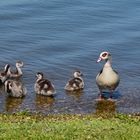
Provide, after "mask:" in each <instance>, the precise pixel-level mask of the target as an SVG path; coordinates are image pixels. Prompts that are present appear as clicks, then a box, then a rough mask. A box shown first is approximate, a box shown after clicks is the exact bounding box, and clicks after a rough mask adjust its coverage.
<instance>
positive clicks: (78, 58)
mask: <svg viewBox="0 0 140 140" xmlns="http://www.w3.org/2000/svg"><path fill="white" fill-rule="evenodd" d="M139 7H140V1H139V0H133V1H130V0H124V1H122V0H117V1H110V0H107V1H106V0H98V1H91V0H86V1H85V0H71V1H65V0H47V1H46V0H40V1H39V0H30V1H28V0H12V1H11V0H4V1H2V2H1V4H0V67H1V68H3V67H4V65H5V63H9V64H11V65H12V66H13V68H14V65H15V62H16V60H22V61H23V62H24V64H25V66H24V68H23V72H24V76H23V82H24V83H25V85H26V87H27V90H28V94H27V96H26V97H25V98H24V99H13V98H7V96H6V95H4V93H3V92H2V91H1V94H0V112H10V113H11V112H15V111H21V110H24V109H29V110H30V111H39V112H42V113H45V114H48V113H91V112H96V111H97V110H98V108H97V107H98V105H97V102H96V101H95V99H96V98H97V96H98V88H97V86H96V84H95V77H96V75H97V73H98V71H99V70H100V69H101V67H102V65H103V63H101V64H99V65H98V64H96V62H95V61H96V59H97V58H98V55H99V53H100V52H101V51H103V50H107V51H110V52H111V54H112V56H113V67H114V69H116V70H117V71H118V72H119V73H120V76H121V83H120V85H119V87H118V89H117V92H116V93H115V94H114V96H115V95H120V96H119V98H117V102H116V105H115V106H114V107H115V109H114V110H115V111H117V112H123V113H132V112H140V86H139V84H140V61H139V59H140V8H139ZM75 69H80V70H81V71H82V72H83V73H84V80H85V89H84V91H83V92H82V93H77V94H69V93H66V92H65V91H64V85H65V83H66V81H67V80H68V79H69V78H70V76H71V74H72V72H73V71H74V70H75ZM38 71H41V72H44V73H45V75H46V77H48V79H50V80H51V81H53V83H54V85H55V87H56V91H57V95H56V97H55V98H46V97H44V96H36V95H35V93H34V89H33V86H34V82H35V74H36V72H38Z"/></svg>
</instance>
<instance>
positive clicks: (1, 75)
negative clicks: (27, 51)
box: [0, 64, 10, 83]
mask: <svg viewBox="0 0 140 140" xmlns="http://www.w3.org/2000/svg"><path fill="white" fill-rule="evenodd" d="M9 76H10V65H9V64H6V65H5V67H4V70H3V71H1V72H0V82H1V83H4V82H5V80H6V79H7V78H9Z"/></svg>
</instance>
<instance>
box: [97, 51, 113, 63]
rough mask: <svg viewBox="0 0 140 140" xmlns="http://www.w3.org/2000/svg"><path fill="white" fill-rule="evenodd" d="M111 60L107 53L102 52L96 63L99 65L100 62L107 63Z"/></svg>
mask: <svg viewBox="0 0 140 140" xmlns="http://www.w3.org/2000/svg"><path fill="white" fill-rule="evenodd" d="M110 59H111V54H110V53H109V52H106V51H105V52H102V53H101V54H100V56H99V58H98V60H97V63H99V62H100V61H102V60H105V61H108V60H110Z"/></svg>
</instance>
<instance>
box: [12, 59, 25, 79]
mask: <svg viewBox="0 0 140 140" xmlns="http://www.w3.org/2000/svg"><path fill="white" fill-rule="evenodd" d="M21 67H23V62H22V61H17V62H16V71H10V78H20V77H21V76H22V74H23V73H22V70H21Z"/></svg>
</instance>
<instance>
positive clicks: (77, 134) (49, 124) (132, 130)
mask: <svg viewBox="0 0 140 140" xmlns="http://www.w3.org/2000/svg"><path fill="white" fill-rule="evenodd" d="M0 139H4V140H9V139H10V140H16V139H17V140H19V139H20V140H30V139H31V140H32V139H34V140H44V139H46V140H88V139H89V140H90V139H91V140H138V139H140V116H138V115H137V116H128V115H121V114H117V115H114V116H111V117H110V118H108V117H104V118H103V117H99V116H98V115H93V114H90V115H64V114H63V115H48V116H43V115H40V114H34V115H33V114H32V115H30V114H28V113H26V112H22V113H17V114H12V115H7V114H1V115H0Z"/></svg>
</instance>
